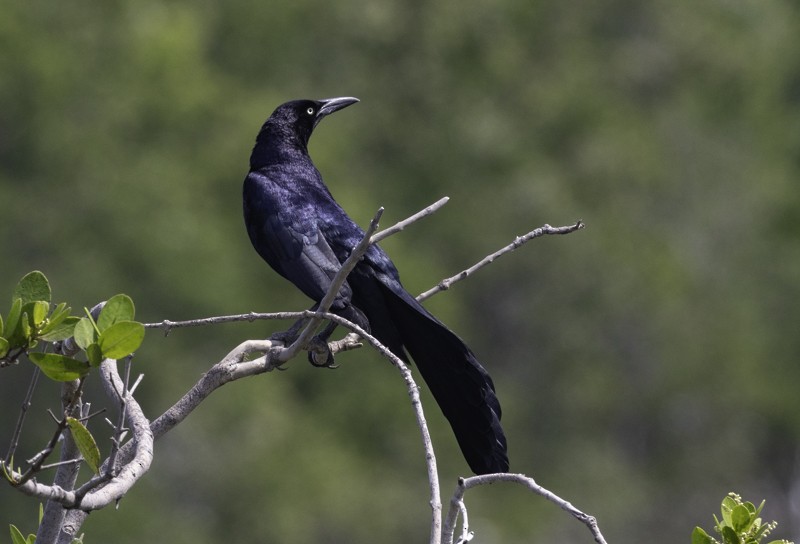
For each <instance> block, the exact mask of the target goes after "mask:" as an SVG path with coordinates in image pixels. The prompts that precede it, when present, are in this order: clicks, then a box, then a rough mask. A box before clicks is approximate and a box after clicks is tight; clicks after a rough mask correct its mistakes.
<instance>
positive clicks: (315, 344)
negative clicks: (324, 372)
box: [308, 336, 339, 369]
mask: <svg viewBox="0 0 800 544" xmlns="http://www.w3.org/2000/svg"><path fill="white" fill-rule="evenodd" d="M308 362H309V363H311V365H312V366H316V367H318V368H331V369H332V368H339V365H337V364H335V363H334V362H333V352H332V351H331V349H330V348H329V347H328V342H326V341H325V340H323V339H322V338H320V337H319V336H315V337H314V338H312V339H311V341H310V342H309V344H308Z"/></svg>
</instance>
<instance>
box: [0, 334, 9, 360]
mask: <svg viewBox="0 0 800 544" xmlns="http://www.w3.org/2000/svg"><path fill="white" fill-rule="evenodd" d="M10 349H11V348H10V347H9V345H8V340H6V339H5V338H3V337H2V336H0V359H2V358H3V357H5V356H6V355H8V352H9V350H10Z"/></svg>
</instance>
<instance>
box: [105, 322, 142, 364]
mask: <svg viewBox="0 0 800 544" xmlns="http://www.w3.org/2000/svg"><path fill="white" fill-rule="evenodd" d="M142 340H144V325H142V324H141V323H139V322H137V321H119V322H117V323H114V324H113V325H111V326H110V327H109V328H107V329H106V330H104V331H103V333H102V334H101V335H100V340H99V341H98V343H99V344H100V349H101V350H103V357H108V358H109V359H122V358H123V357H127V356H128V355H130V354H131V353H133V352H134V351H136V350H137V349H139V346H140V345H142Z"/></svg>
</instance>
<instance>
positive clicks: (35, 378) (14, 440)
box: [6, 366, 41, 464]
mask: <svg viewBox="0 0 800 544" xmlns="http://www.w3.org/2000/svg"><path fill="white" fill-rule="evenodd" d="M40 373H41V371H40V370H39V367H38V366H34V367H33V375H32V376H31V382H30V383H29V384H28V392H27V393H26V394H25V399H24V400H23V401H22V406H21V407H20V409H19V417H18V418H17V425H16V427H14V434H13V435H12V436H11V444H10V445H9V447H8V453H7V454H6V464H10V463H11V459H12V458H13V457H14V454H15V453H16V451H17V447H18V446H19V437H20V435H21V434H22V426H23V425H24V424H25V416H26V415H27V413H28V408H30V407H31V400H32V399H33V391H34V390H35V389H36V385H37V384H38V383H39V375H40Z"/></svg>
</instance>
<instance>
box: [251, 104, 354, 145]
mask: <svg viewBox="0 0 800 544" xmlns="http://www.w3.org/2000/svg"><path fill="white" fill-rule="evenodd" d="M356 102H358V98H353V97H351V96H343V97H339V98H324V99H322V100H292V101H291V102H286V103H285V104H281V105H280V106H278V107H277V108H275V111H274V112H272V115H270V117H269V119H267V122H266V123H264V126H263V127H262V128H261V132H259V134H258V138H257V141H258V142H261V141H262V140H266V139H270V138H274V137H276V136H279V135H280V136H282V137H283V138H289V139H293V138H297V139H298V141H299V142H298V143H300V144H301V145H302V146H303V147H305V146H306V145H308V139H309V138H310V137H311V133H312V132H313V131H314V128H316V126H317V125H318V124H319V122H320V121H322V119H323V118H324V117H326V116H328V115H330V114H331V113H333V112H335V111H339V110H340V109H342V108H346V107H347V106H350V105H351V104H355V103H356Z"/></svg>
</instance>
